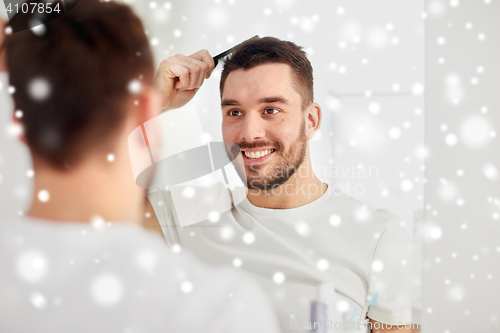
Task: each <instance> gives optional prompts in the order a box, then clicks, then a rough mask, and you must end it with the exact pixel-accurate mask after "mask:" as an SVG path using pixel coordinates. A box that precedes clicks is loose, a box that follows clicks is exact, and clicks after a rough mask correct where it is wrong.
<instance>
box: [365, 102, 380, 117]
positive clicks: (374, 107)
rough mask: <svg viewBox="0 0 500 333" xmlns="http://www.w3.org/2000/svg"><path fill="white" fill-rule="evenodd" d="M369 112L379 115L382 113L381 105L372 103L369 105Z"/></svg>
mask: <svg viewBox="0 0 500 333" xmlns="http://www.w3.org/2000/svg"><path fill="white" fill-rule="evenodd" d="M368 111H369V112H370V113H371V114H378V113H379V112H380V104H378V103H376V102H372V103H370V104H369V105H368Z"/></svg>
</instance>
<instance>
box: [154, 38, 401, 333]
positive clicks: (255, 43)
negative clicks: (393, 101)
mask: <svg viewBox="0 0 500 333" xmlns="http://www.w3.org/2000/svg"><path fill="white" fill-rule="evenodd" d="M211 66H212V62H211V61H208V62H206V61H204V60H203V59H202V60H197V59H193V57H184V56H181V55H177V56H175V57H171V58H168V59H166V60H165V61H164V62H163V63H162V67H161V68H160V71H159V73H158V76H157V78H158V81H159V86H160V87H161V91H162V93H163V94H164V96H171V95H173V94H183V95H184V97H185V98H184V99H183V100H182V102H179V103H177V104H175V106H176V107H179V106H181V105H182V104H183V103H185V102H186V101H187V100H188V99H189V98H187V95H186V94H187V93H188V92H190V93H191V94H190V95H189V97H192V96H193V95H194V93H195V92H196V90H197V89H198V88H199V87H200V86H201V84H202V81H203V78H204V77H206V75H207V74H208V73H210V72H211V69H212V67H211ZM220 93H221V106H222V119H223V120H222V134H223V138H224V141H225V142H230V143H235V144H237V145H238V146H239V147H240V149H241V152H240V154H241V158H242V160H243V163H244V171H245V172H244V173H242V172H240V174H246V179H245V181H246V183H247V184H248V192H247V195H246V198H245V199H244V200H243V201H242V202H241V203H239V204H237V203H236V202H234V203H233V207H232V208H231V209H230V210H229V211H226V212H224V213H222V214H220V216H217V218H216V219H207V220H205V221H201V222H199V223H195V224H191V225H186V224H184V223H182V221H180V219H179V216H180V212H182V211H183V210H186V209H190V210H191V209H193V210H196V211H201V210H206V211H207V212H209V211H210V209H211V207H210V206H204V203H202V202H199V203H198V206H196V202H195V203H194V204H193V202H190V199H188V198H186V199H184V202H181V203H179V199H178V198H177V201H176V202H175V204H174V201H173V200H172V193H171V191H170V190H168V189H167V190H157V191H156V192H153V193H150V194H149V201H150V204H148V208H147V209H148V212H149V213H150V214H151V218H149V219H147V221H146V224H147V225H148V226H149V227H150V228H151V229H156V230H160V231H162V232H163V233H164V236H165V238H166V240H167V243H169V245H171V246H176V245H177V244H179V245H182V246H183V248H187V249H189V250H191V251H193V252H194V253H196V254H197V255H198V257H199V258H201V259H203V260H204V261H207V262H210V263H212V264H220V265H228V264H233V265H235V266H236V267H240V266H241V268H242V269H244V270H246V271H247V272H250V273H251V274H253V276H255V278H256V279H257V280H259V281H260V282H261V284H262V286H263V287H264V288H265V289H266V290H267V292H268V294H269V295H270V296H271V298H272V300H273V302H274V304H275V308H276V310H277V312H278V314H279V321H280V325H281V331H283V332H298V331H306V330H308V329H310V328H314V324H315V319H314V313H312V314H311V310H310V309H311V302H312V301H314V300H316V299H317V296H316V293H317V291H318V290H322V288H323V287H322V286H324V285H325V284H327V285H328V284H331V283H333V284H334V286H335V289H336V293H335V295H329V296H328V297H326V298H327V300H329V301H330V302H331V303H332V304H331V306H333V310H334V311H333V312H334V313H333V314H330V315H331V316H337V317H336V318H337V320H339V321H342V322H351V323H355V324H356V323H357V324H359V323H360V321H362V320H364V319H365V318H366V317H368V318H369V320H370V325H372V327H373V330H374V331H376V332H385V331H389V330H392V329H398V328H399V329H400V331H407V330H406V329H405V328H404V326H402V324H404V323H409V322H411V311H410V309H411V307H410V305H411V304H410V295H409V291H410V287H409V276H408V274H407V272H408V270H407V268H408V266H409V259H410V256H409V246H410V238H409V235H408V234H407V233H406V231H405V230H404V228H403V227H402V226H400V223H399V219H398V217H397V216H395V215H394V214H392V213H391V212H389V211H387V210H383V209H376V208H374V207H371V206H369V205H367V204H365V203H363V202H360V201H358V200H355V199H353V198H351V197H349V196H348V195H345V194H343V193H335V192H334V191H333V188H332V186H328V184H323V183H322V182H321V181H320V180H319V179H318V178H317V177H316V175H315V174H314V172H313V170H312V165H311V160H310V156H309V143H308V142H309V140H310V139H311V138H312V137H313V136H314V134H315V133H316V131H317V130H318V128H319V126H320V124H321V108H320V106H319V105H318V104H317V103H315V102H314V99H313V71H312V66H311V64H310V62H309V61H308V59H307V57H306V55H305V53H304V52H303V51H302V49H301V48H300V47H298V46H296V45H295V44H293V43H291V42H286V41H281V40H278V39H275V38H271V37H265V38H260V39H253V40H249V41H247V42H245V43H243V44H242V45H241V46H239V47H238V48H237V49H236V50H235V51H234V53H233V54H232V55H230V57H229V59H227V60H226V62H225V66H224V69H223V71H222V75H221V81H220ZM179 100H180V98H179ZM166 108H167V109H168V108H169V106H168V105H166ZM167 115H168V112H167V113H166V114H165V116H167ZM222 186H223V185H222ZM220 189H221V184H215V185H212V186H210V187H207V188H197V189H196V192H200V191H201V192H203V191H205V192H206V193H208V194H210V191H212V192H213V196H216V195H217V196H218V195H219V194H220V193H221V190H220ZM243 190H245V189H243ZM238 194H241V189H239V188H237V189H236V190H234V191H231V192H230V196H231V197H232V198H236V197H238ZM188 207H189V208H188ZM158 221H159V222H158ZM214 226H219V227H220V228H216V227H214ZM320 298H322V297H320ZM311 315H312V316H313V317H312V318H313V320H311ZM333 325H335V323H333ZM333 325H331V324H329V325H328V327H327V328H329V329H335V328H334V327H332V326H333ZM391 325H392V326H391ZM397 325H399V327H398V326H397ZM353 326H356V325H351V329H353ZM337 328H338V327H337ZM357 329H360V327H359V326H358V327H357Z"/></svg>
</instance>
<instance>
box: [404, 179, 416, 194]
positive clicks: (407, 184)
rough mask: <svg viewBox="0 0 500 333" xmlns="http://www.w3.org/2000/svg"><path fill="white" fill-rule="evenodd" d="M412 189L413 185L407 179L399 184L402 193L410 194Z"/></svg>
mask: <svg viewBox="0 0 500 333" xmlns="http://www.w3.org/2000/svg"><path fill="white" fill-rule="evenodd" d="M412 188H413V183H412V181H411V180H409V179H405V180H403V181H402V182H401V189H402V190H403V191H404V192H410V191H411V190H412Z"/></svg>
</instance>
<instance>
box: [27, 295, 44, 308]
mask: <svg viewBox="0 0 500 333" xmlns="http://www.w3.org/2000/svg"><path fill="white" fill-rule="evenodd" d="M30 300H31V304H33V306H34V307H35V308H37V309H40V310H41V309H45V308H46V307H47V299H46V298H45V296H43V295H42V294H41V293H37V292H36V293H33V294H31V296H30Z"/></svg>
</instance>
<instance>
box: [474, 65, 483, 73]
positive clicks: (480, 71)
mask: <svg viewBox="0 0 500 333" xmlns="http://www.w3.org/2000/svg"><path fill="white" fill-rule="evenodd" d="M476 71H477V72H478V73H479V74H481V73H483V72H484V67H483V66H478V67H477V68H476Z"/></svg>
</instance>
